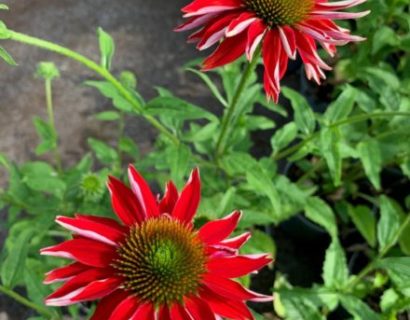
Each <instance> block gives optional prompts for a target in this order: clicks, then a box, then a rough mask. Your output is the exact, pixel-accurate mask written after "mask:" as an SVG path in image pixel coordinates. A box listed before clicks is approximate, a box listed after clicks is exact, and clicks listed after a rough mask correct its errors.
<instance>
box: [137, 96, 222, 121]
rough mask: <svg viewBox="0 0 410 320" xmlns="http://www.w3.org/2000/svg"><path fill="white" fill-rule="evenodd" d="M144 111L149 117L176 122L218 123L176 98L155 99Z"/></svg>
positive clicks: (206, 114)
mask: <svg viewBox="0 0 410 320" xmlns="http://www.w3.org/2000/svg"><path fill="white" fill-rule="evenodd" d="M145 110H146V112H147V113H148V114H150V115H156V116H163V117H167V118H173V119H178V120H196V119H208V120H210V121H215V122H218V118H217V117H216V116H215V115H214V114H212V113H210V112H208V111H206V110H204V109H202V108H200V107H198V106H195V105H193V104H191V103H189V102H187V101H184V100H182V99H179V98H176V97H157V98H155V99H153V100H151V101H149V102H148V103H147V105H146V106H145Z"/></svg>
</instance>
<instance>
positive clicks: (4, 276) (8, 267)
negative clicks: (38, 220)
mask: <svg viewBox="0 0 410 320" xmlns="http://www.w3.org/2000/svg"><path fill="white" fill-rule="evenodd" d="M33 233H34V230H33V229H26V230H24V231H23V232H21V233H20V234H19V236H18V237H17V239H16V241H14V242H13V244H12V247H11V248H10V249H9V250H8V256H7V257H6V259H5V260H4V262H3V263H2V266H1V281H2V283H3V284H4V285H5V286H6V287H8V288H10V289H12V288H13V287H14V286H15V285H16V283H17V281H19V280H20V279H21V277H22V275H23V271H24V268H25V265H26V264H25V260H26V257H27V253H28V249H29V244H30V240H31V238H32V236H33Z"/></svg>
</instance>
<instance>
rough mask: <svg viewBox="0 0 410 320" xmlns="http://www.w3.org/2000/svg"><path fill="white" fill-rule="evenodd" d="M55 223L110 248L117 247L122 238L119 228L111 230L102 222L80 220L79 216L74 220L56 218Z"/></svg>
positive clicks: (61, 217) (121, 231)
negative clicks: (110, 246)
mask: <svg viewBox="0 0 410 320" xmlns="http://www.w3.org/2000/svg"><path fill="white" fill-rule="evenodd" d="M56 222H57V223H58V224H60V225H61V226H62V227H64V228H66V229H68V230H70V231H72V232H74V233H76V234H79V235H81V236H83V237H86V238H89V239H93V240H97V241H101V242H104V243H106V244H109V245H112V246H117V245H118V243H119V242H120V241H121V240H122V239H123V237H124V232H123V230H122V228H121V227H118V228H113V227H112V225H106V224H105V223H103V222H96V221H91V220H87V219H81V216H77V217H75V218H69V217H63V216H58V217H57V218H56ZM114 222H115V221H114Z"/></svg>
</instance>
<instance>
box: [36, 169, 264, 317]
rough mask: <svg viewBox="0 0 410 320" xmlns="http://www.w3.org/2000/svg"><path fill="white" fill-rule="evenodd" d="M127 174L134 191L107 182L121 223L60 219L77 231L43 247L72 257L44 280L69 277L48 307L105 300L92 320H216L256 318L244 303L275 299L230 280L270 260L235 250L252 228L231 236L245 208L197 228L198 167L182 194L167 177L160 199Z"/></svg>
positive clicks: (136, 177)
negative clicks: (58, 241) (71, 236)
mask: <svg viewBox="0 0 410 320" xmlns="http://www.w3.org/2000/svg"><path fill="white" fill-rule="evenodd" d="M129 180H130V184H131V189H129V188H128V187H126V186H125V185H124V184H122V183H121V182H120V181H118V180H117V179H116V178H113V177H111V178H110V180H109V184H108V187H109V190H110V193H111V198H112V204H113V208H114V211H115V213H116V214H117V216H118V218H119V219H120V220H121V223H119V222H117V221H116V220H113V219H109V218H102V217H95V216H86V215H76V216H75V218H69V217H57V220H56V221H57V222H58V223H59V224H60V225H61V226H63V227H64V228H66V229H68V230H70V231H72V232H73V233H74V237H73V239H72V240H68V241H65V242H63V243H61V244H58V245H55V246H52V247H48V248H44V249H42V250H41V253H42V254H45V255H51V256H56V257H63V258H68V259H71V260H74V262H73V263H72V264H69V265H67V266H64V267H62V268H58V269H55V270H52V271H51V272H49V273H48V274H47V275H46V279H45V283H53V282H58V281H61V282H64V284H63V285H62V286H61V287H60V288H59V289H58V290H57V291H55V292H54V293H52V294H51V295H50V296H49V297H47V299H46V304H47V305H50V306H67V305H71V304H74V303H78V302H82V301H91V300H97V299H101V301H100V302H99V304H98V306H97V309H96V310H95V313H94V315H93V316H92V318H91V319H92V320H104V319H109V320H128V319H135V320H137V319H138V320H151V319H152V320H154V319H159V320H216V319H220V318H221V317H223V318H228V319H252V318H253V317H252V314H251V312H250V311H249V309H248V308H247V306H246V304H245V302H246V301H247V300H251V301H269V300H271V297H269V296H264V295H261V294H258V293H255V292H252V291H250V290H248V289H246V288H244V287H243V286H242V285H241V284H239V282H236V281H234V280H232V278H237V277H241V276H243V275H246V274H248V273H250V272H254V271H256V270H258V269H260V268H262V267H263V266H265V265H266V264H268V263H269V262H270V261H271V259H270V258H269V257H268V256H267V255H265V254H261V255H239V254H238V249H239V248H240V247H241V246H242V245H243V244H244V243H245V242H246V241H247V240H248V239H249V237H250V235H249V234H248V233H244V234H242V235H239V236H236V237H234V238H229V239H226V238H227V237H228V236H229V235H230V234H231V233H232V231H233V230H234V229H235V227H236V225H237V223H238V220H239V218H240V215H241V214H240V212H237V211H235V212H233V213H232V214H230V215H229V216H227V217H226V218H224V219H221V220H215V221H211V222H208V223H206V224H205V225H204V226H202V227H201V228H200V229H199V230H195V228H194V226H193V224H192V219H193V217H194V215H195V212H196V210H197V208H198V204H199V200H200V188H201V186H200V178H199V172H198V170H194V171H193V172H192V174H191V177H190V179H189V181H188V182H187V184H186V185H185V187H184V189H183V190H182V192H181V193H180V194H179V193H178V191H177V189H176V188H175V186H174V184H173V183H172V182H170V183H168V185H167V188H166V192H165V195H164V197H163V198H162V199H161V200H158V201H157V199H156V198H155V197H154V195H153V194H152V193H151V191H150V188H149V186H148V184H147V183H146V182H145V181H144V179H143V178H142V177H141V175H140V174H139V173H138V172H137V171H136V170H135V169H134V168H133V167H132V166H130V168H129Z"/></svg>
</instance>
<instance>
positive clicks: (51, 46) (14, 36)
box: [9, 30, 179, 145]
mask: <svg viewBox="0 0 410 320" xmlns="http://www.w3.org/2000/svg"><path fill="white" fill-rule="evenodd" d="M9 39H10V40H14V41H17V42H21V43H24V44H28V45H32V46H35V47H39V48H42V49H45V50H48V51H53V52H55V53H58V54H60V55H63V56H66V57H68V58H70V59H73V60H75V61H77V62H79V63H81V64H83V65H84V66H86V67H87V68H89V69H90V70H93V71H94V72H96V73H97V74H99V75H100V76H102V77H103V78H105V79H106V80H107V81H109V82H110V83H111V84H112V85H113V86H114V87H115V88H116V89H117V90H118V92H119V93H120V94H121V95H122V96H123V97H124V99H126V100H127V101H128V102H129V103H130V104H131V105H132V106H133V108H134V110H135V111H136V112H138V113H140V114H141V115H142V116H143V117H144V118H145V119H146V120H147V121H148V122H149V123H151V125H153V126H154V127H155V128H156V129H157V130H158V131H160V132H161V133H162V134H164V135H165V136H167V137H168V138H169V139H170V140H171V141H172V142H173V143H175V144H176V145H178V144H179V140H178V138H177V137H176V136H175V135H174V134H172V133H171V132H170V131H169V130H168V129H167V128H166V127H164V126H163V125H162V124H161V123H160V122H159V121H158V120H157V119H156V118H154V117H153V116H151V115H147V114H144V113H143V108H142V106H141V105H140V103H139V101H138V100H137V99H135V97H134V96H133V95H132V94H131V93H130V92H129V91H128V90H127V89H126V88H125V87H124V86H123V85H122V84H121V82H120V81H118V80H117V78H115V77H114V76H113V75H112V74H111V73H110V72H109V71H108V70H107V69H105V68H103V67H102V66H100V65H99V64H97V63H96V62H94V61H92V60H90V59H88V58H87V57H85V56H83V55H81V54H79V53H78V52H75V51H73V50H70V49H68V48H65V47H63V46H60V45H58V44H55V43H52V42H50V41H46V40H43V39H39V38H35V37H31V36H29V35H25V34H23V33H19V32H15V31H11V30H10V38H9Z"/></svg>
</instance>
